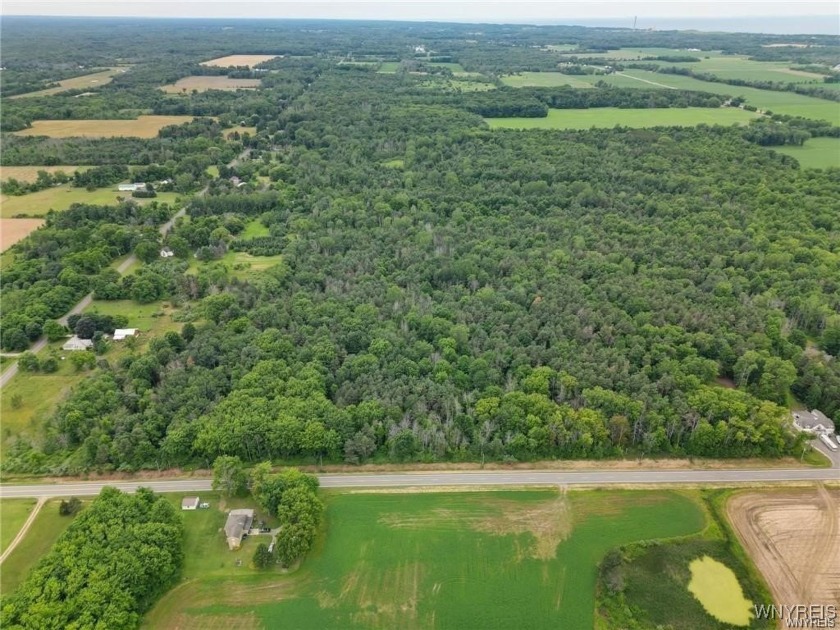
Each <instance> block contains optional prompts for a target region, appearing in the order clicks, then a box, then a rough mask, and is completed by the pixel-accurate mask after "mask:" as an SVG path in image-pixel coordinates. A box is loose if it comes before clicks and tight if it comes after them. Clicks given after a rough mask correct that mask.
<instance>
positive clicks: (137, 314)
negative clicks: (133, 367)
mask: <svg viewBox="0 0 840 630" xmlns="http://www.w3.org/2000/svg"><path fill="white" fill-rule="evenodd" d="M175 310H176V309H174V308H172V306H170V305H169V303H166V302H152V303H151V304H139V303H137V302H135V301H134V300H113V301H105V300H94V302H93V303H92V304H91V305H90V306H89V307H88V308H87V309H85V312H86V313H99V314H101V315H124V316H125V317H127V318H128V326H127V328H137V329H138V333H139V334H138V341H139V343H138V344H137V349H138V350H142V349H143V347H145V345H146V344H148V342H149V340H151V339H153V338H154V337H159V336H160V335H162V334H163V333H166V332H169V331H170V330H175V331H179V330H181V324H179V323H178V322H176V321H174V320H173V319H172V315H173V314H174V313H175ZM123 347H124V344H122V343H121V342H113V344H112V349H111V350H110V351H109V352H108V354H107V355H106V356H107V357H108V358H109V359H111V358H113V356H112V353H114V352H115V351H117V352H118V353H119V350H120V349H121V348H123Z"/></svg>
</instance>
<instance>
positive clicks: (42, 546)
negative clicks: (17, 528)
mask: <svg viewBox="0 0 840 630" xmlns="http://www.w3.org/2000/svg"><path fill="white" fill-rule="evenodd" d="M58 505H59V501H58V500H54V501H48V502H47V503H46V504H44V506H43V507H42V508H41V511H40V512H38V516H36V517H35V520H34V521H33V523H32V527H31V528H30V529H29V531H28V532H27V534H26V536H24V538H23V540H21V541H20V544H19V545H18V546H17V547H15V550H14V551H13V552H12V553H11V554H9V557H8V558H6V560H5V561H4V562H3V566H2V571H0V595H6V594H8V593H11V592H12V591H13V590H14V589H16V588H17V587H18V585H19V584H20V583H21V582H23V580H24V578H26V575H27V574H28V573H29V570H30V569H31V568H32V567H34V566H35V564H36V563H37V562H38V560H39V559H40V558H41V557H42V556H43V555H44V554H45V553H47V551H49V550H50V548H51V547H52V546H53V544H54V543H55V541H56V540H57V539H58V537H59V536H60V535H61V533H62V532H63V531H64V530H65V529H67V526H68V525H70V523H72V522H73V519H72V517H69V516H60V515H59V513H58Z"/></svg>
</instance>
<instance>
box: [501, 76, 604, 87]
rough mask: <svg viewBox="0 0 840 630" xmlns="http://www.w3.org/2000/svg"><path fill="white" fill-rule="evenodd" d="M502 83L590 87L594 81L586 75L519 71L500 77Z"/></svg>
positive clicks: (513, 85) (531, 85) (525, 85)
mask: <svg viewBox="0 0 840 630" xmlns="http://www.w3.org/2000/svg"><path fill="white" fill-rule="evenodd" d="M502 83H504V84H505V85H509V86H511V87H558V86H560V85H571V86H572V87H576V88H591V87H592V83H594V81H592V80H591V78H589V77H586V76H583V77H581V76H577V75H575V76H572V75H570V74H563V73H562V72H520V73H519V74H512V75H510V76H506V77H502Z"/></svg>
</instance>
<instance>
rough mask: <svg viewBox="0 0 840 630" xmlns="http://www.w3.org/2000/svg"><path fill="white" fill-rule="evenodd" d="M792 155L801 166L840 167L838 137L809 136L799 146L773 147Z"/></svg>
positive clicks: (839, 141)
mask: <svg viewBox="0 0 840 630" xmlns="http://www.w3.org/2000/svg"><path fill="white" fill-rule="evenodd" d="M773 150H774V151H778V152H779V153H784V154H785V155H789V156H791V157H794V158H796V159H797V161H798V162H799V165H800V166H801V167H802V168H828V167H829V166H833V167H835V168H840V138H810V139H808V140H806V141H805V144H803V145H802V146H801V147H792V146H789V147H773Z"/></svg>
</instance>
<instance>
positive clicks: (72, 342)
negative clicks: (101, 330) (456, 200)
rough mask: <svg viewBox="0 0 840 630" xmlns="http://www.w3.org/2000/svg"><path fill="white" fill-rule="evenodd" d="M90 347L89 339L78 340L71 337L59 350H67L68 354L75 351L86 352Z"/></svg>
mask: <svg viewBox="0 0 840 630" xmlns="http://www.w3.org/2000/svg"><path fill="white" fill-rule="evenodd" d="M92 347H93V342H92V341H91V340H90V339H79V337H77V336H76V335H73V336H72V337H70V339H68V340H67V343H65V344H64V345H63V346H61V349H62V350H67V351H68V352H74V351H76V350H88V349H89V348H92Z"/></svg>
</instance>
